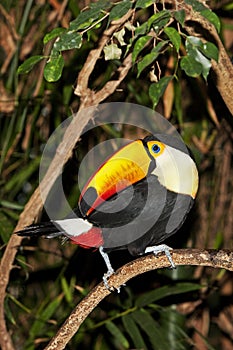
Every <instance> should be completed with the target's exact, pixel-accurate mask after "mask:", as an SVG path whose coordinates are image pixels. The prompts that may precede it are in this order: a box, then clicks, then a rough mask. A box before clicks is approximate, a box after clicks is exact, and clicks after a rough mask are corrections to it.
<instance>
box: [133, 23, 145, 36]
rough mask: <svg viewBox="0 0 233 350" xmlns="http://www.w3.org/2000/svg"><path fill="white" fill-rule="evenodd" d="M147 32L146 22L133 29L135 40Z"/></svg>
mask: <svg viewBox="0 0 233 350" xmlns="http://www.w3.org/2000/svg"><path fill="white" fill-rule="evenodd" d="M147 32H148V28H147V22H145V23H143V24H142V25H141V26H139V27H136V29H135V39H136V38H137V37H138V36H139V35H144V34H146V33H147Z"/></svg>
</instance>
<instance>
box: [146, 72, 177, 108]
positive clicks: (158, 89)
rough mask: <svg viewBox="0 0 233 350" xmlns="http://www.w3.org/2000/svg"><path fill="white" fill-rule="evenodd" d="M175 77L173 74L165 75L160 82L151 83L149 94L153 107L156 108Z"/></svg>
mask: <svg viewBox="0 0 233 350" xmlns="http://www.w3.org/2000/svg"><path fill="white" fill-rule="evenodd" d="M172 79H173V76H169V77H163V78H161V79H160V80H159V81H158V83H153V84H151V86H150V88H149V96H150V98H151V99H152V102H153V108H155V107H156V106H157V104H158V102H159V99H160V97H161V96H162V95H163V94H164V91H165V90H166V88H167V86H168V84H169V82H170V81H171V80H172Z"/></svg>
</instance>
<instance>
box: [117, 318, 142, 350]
mask: <svg viewBox="0 0 233 350" xmlns="http://www.w3.org/2000/svg"><path fill="white" fill-rule="evenodd" d="M122 323H123V325H124V328H125V330H126V332H127V333H128V334H129V336H130V338H131V339H132V341H133V344H134V346H135V348H137V349H144V350H146V349H147V347H146V344H145V342H144V340H143V337H142V335H141V332H140V330H139V328H138V326H137V324H136V322H135V321H134V319H133V317H132V316H131V315H125V316H123V317H122Z"/></svg>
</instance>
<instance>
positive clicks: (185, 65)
mask: <svg viewBox="0 0 233 350" xmlns="http://www.w3.org/2000/svg"><path fill="white" fill-rule="evenodd" d="M180 67H181V69H183V70H184V71H185V73H186V74H187V75H188V76H189V77H193V78H195V77H197V76H199V75H200V74H201V73H202V65H201V64H200V63H199V62H197V61H196V60H195V58H194V57H192V56H185V57H182V58H181V60H180Z"/></svg>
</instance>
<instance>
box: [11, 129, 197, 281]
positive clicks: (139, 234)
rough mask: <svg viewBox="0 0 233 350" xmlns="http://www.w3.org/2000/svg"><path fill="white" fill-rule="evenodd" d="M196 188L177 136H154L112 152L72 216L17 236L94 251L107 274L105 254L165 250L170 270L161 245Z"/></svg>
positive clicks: (178, 222) (188, 158)
mask: <svg viewBox="0 0 233 350" xmlns="http://www.w3.org/2000/svg"><path fill="white" fill-rule="evenodd" d="M197 190H198V171H197V167H196V164H195V162H194V160H193V157H192V156H191V154H190V152H189V151H188V149H187V148H186V146H185V145H184V143H183V142H181V140H180V139H179V137H176V136H172V135H169V134H162V133H158V134H155V135H147V136H146V137H145V138H143V139H137V140H134V141H130V142H129V143H128V144H126V145H125V146H123V147H121V148H120V149H119V150H117V151H116V152H115V153H114V154H112V155H111V156H110V157H109V158H108V159H107V160H106V161H105V162H104V163H103V164H102V165H101V166H100V167H99V168H98V169H97V171H96V172H94V174H93V175H92V176H91V177H90V178H89V180H88V181H87V183H86V184H85V185H84V188H83V190H82V191H81V194H80V197H79V201H78V206H77V208H76V209H75V210H74V211H73V213H74V214H75V215H72V216H71V217H66V218H65V219H63V220H52V221H49V222H45V223H43V222H42V223H38V224H32V225H30V226H28V227H26V228H24V229H23V230H21V231H18V232H17V234H18V235H20V236H38V235H40V236H44V237H47V238H52V237H57V236H65V237H66V238H68V239H69V240H70V241H71V242H73V243H74V244H77V245H79V246H81V247H86V248H98V249H99V251H100V253H101V255H102V256H103V258H104V260H105V263H106V266H107V269H108V270H107V273H106V274H105V275H104V277H103V280H104V283H105V285H106V287H108V281H107V280H108V278H109V276H110V275H111V274H113V273H114V270H113V268H112V266H111V263H110V259H109V256H108V253H109V252H110V251H112V250H117V249H128V251H129V252H130V253H131V254H132V255H134V256H136V255H142V254H145V253H148V252H153V253H154V254H158V253H159V252H164V253H165V254H166V256H167V258H168V259H169V262H170V264H171V267H173V268H174V267H175V264H174V262H173V260H172V257H171V254H170V250H171V249H172V248H170V247H169V246H167V245H165V244H161V243H162V242H163V241H164V240H165V239H167V238H168V237H169V236H171V235H173V234H174V233H175V232H177V231H178V229H179V228H180V227H181V226H182V224H183V222H184V220H185V218H186V216H187V214H188V212H189V211H190V209H191V208H192V206H193V203H194V199H195V197H196V194H197Z"/></svg>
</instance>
